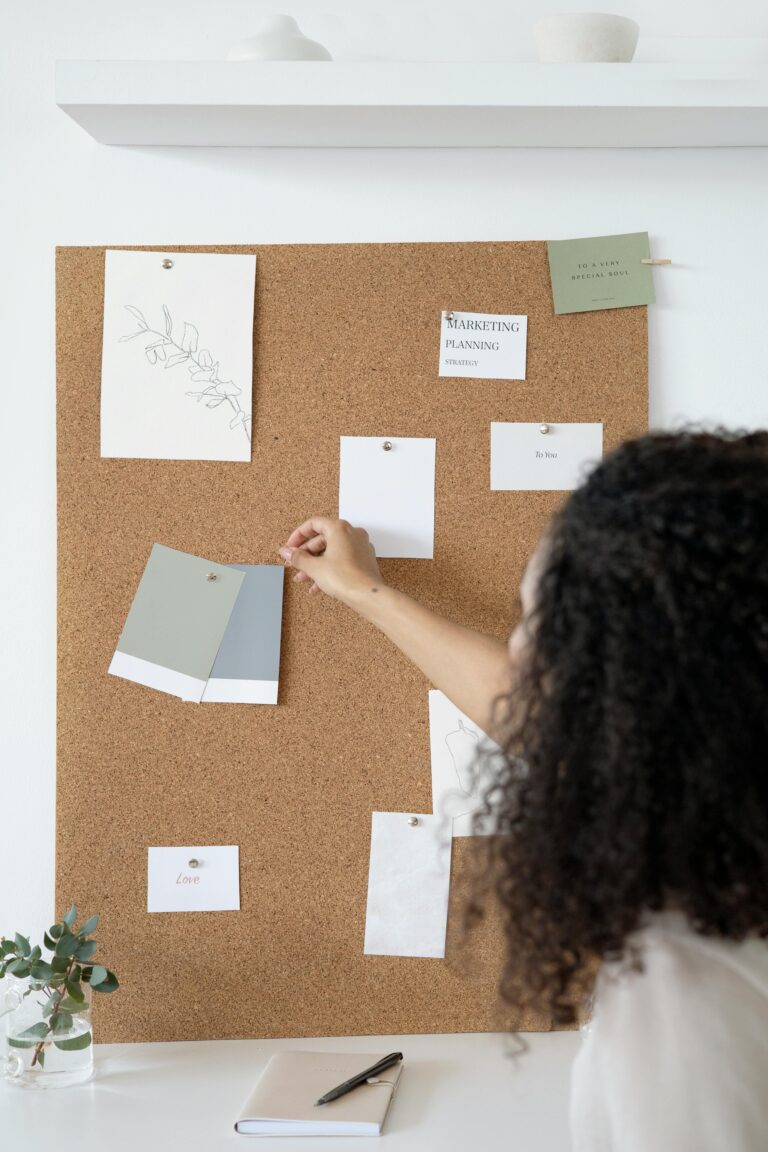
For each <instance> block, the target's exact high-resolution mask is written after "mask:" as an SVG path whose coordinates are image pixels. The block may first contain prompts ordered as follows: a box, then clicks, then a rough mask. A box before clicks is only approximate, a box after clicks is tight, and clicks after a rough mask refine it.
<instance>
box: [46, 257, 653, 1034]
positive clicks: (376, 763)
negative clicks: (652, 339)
mask: <svg viewBox="0 0 768 1152" xmlns="http://www.w3.org/2000/svg"><path fill="white" fill-rule="evenodd" d="M118 246H119V245H118ZM163 250H164V251H168V250H169V249H165V248H164V249H163ZM170 250H174V249H170ZM175 250H176V251H217V252H241V253H242V252H248V253H251V252H255V253H256V254H257V257H258V261H257V272H256V322H255V332H254V424H253V458H252V462H251V463H250V464H243V463H211V462H185V461H152V460H114V459H108V460H102V459H100V457H99V390H100V364H101V332H102V302H103V288H104V283H103V278H104V249H103V248H63V249H60V250H59V252H58V260H57V373H58V789H57V878H56V891H57V900H58V908H59V910H61V909H62V908H63V907H64V905H68V904H69V903H70V902H71V901H76V902H77V904H78V906H79V907H80V908H81V909H82V911H83V912H84V913H85V912H88V913H90V912H95V911H97V912H99V913H101V915H102V925H101V928H100V931H99V940H100V944H101V948H102V955H103V956H104V958H105V962H106V963H108V964H109V966H110V967H111V968H113V969H114V970H115V971H116V972H117V973H118V975H119V977H120V979H121V982H122V989H121V991H120V992H119V993H118V994H117V995H114V996H110V997H102V998H101V1000H99V1001H98V1003H97V1005H96V1031H97V1036H98V1039H99V1040H102V1041H148V1040H187V1039H203V1038H218V1037H268V1036H302V1035H341V1034H366V1033H368V1034H375V1033H390V1032H392V1033H407V1032H461V1031H483V1030H489V1029H493V1028H495V1027H497V1026H498V1024H499V1015H498V1002H497V996H496V983H497V976H498V973H499V969H500V965H501V960H502V955H503V941H502V937H501V932H500V929H499V925H498V924H497V923H494V921H493V917H491V918H490V919H489V920H488V921H487V922H485V923H484V925H483V926H482V927H481V928H480V929H479V930H478V932H477V934H476V935H474V937H473V938H472V939H471V941H470V942H469V944H468V945H463V944H462V942H461V937H462V892H463V890H464V888H465V886H466V876H467V874H468V867H469V865H471V860H472V854H473V852H474V851H476V850H477V846H476V845H475V844H473V842H472V841H471V840H469V839H464V840H456V841H454V859H453V876H452V885H451V908H450V916H449V924H448V952H447V958H446V960H445V961H440V960H422V959H401V958H391V957H366V956H364V955H363V932H364V922H365V903H366V890H367V877H368V852H369V838H370V826H371V812H372V811H374V810H384V811H396V812H408V811H412V812H429V811H431V786H430V760H429V726H428V716H427V689H428V687H429V685H428V684H427V682H426V681H425V680H424V678H423V677H422V676H421V674H420V673H418V672H417V671H416V670H415V669H414V668H412V667H411V666H410V665H409V664H408V663H407V662H406V661H405V660H404V659H403V658H402V657H401V656H400V655H399V654H398V653H397V652H396V651H395V650H394V649H393V648H392V647H391V646H390V645H389V644H388V642H387V641H386V640H385V639H384V638H383V637H382V636H381V635H379V634H378V633H377V632H376V631H375V630H374V629H373V628H372V627H371V626H369V625H368V624H366V623H364V622H362V621H361V620H359V619H357V618H356V617H355V616H354V615H353V614H352V613H351V612H349V611H348V610H346V609H345V608H343V607H342V606H341V605H339V604H336V603H334V602H332V601H330V600H327V599H325V598H322V597H309V596H307V595H306V592H305V590H304V589H301V588H299V587H297V586H294V585H293V584H292V583H291V582H290V581H288V582H287V587H286V597H285V606H284V622H283V650H282V661H281V673H280V703H279V705H278V706H277V707H264V706H253V705H250V706H249V705H197V706H196V705H194V704H188V703H183V702H181V701H180V700H177V699H175V698H172V697H170V696H166V695H162V694H161V693H159V692H153V691H151V690H150V689H147V688H143V687H140V686H139V685H136V684H131V683H128V682H126V681H124V680H119V679H117V678H115V677H111V676H108V675H107V667H108V665H109V662H110V659H111V657H112V654H113V652H114V649H115V645H116V642H117V639H118V636H119V635H120V631H121V628H122V625H123V622H124V620H125V616H126V613H127V611H128V608H129V607H130V604H131V601H132V599H133V595H134V592H135V590H136V586H137V584H138V581H139V578H140V576H141V573H142V571H143V568H144V565H145V563H146V560H147V556H148V555H149V551H150V549H151V547H152V544H153V543H154V542H155V541H159V542H161V543H163V544H167V545H169V546H170V547H173V548H179V549H183V550H185V551H188V552H193V553H196V554H198V555H201V556H205V557H207V558H209V559H211V560H215V561H220V562H222V563H227V562H249V563H275V562H279V558H278V556H277V548H278V547H279V546H280V545H281V544H282V543H283V542H284V540H285V538H286V536H287V535H288V533H289V531H290V530H291V529H292V528H293V527H294V526H295V525H296V524H298V523H299V522H300V521H301V520H303V519H305V518H306V516H307V515H309V514H312V513H316V512H325V513H331V514H335V511H336V508H337V499H338V459H339V436H341V435H361V436H365V435H376V436H382V437H386V436H433V437H436V439H437V467H436V504H435V558H434V560H433V561H428V560H385V561H383V562H382V570H383V573H384V576H385V578H386V579H387V580H388V581H389V582H391V583H392V584H393V585H395V586H396V587H398V588H401V589H403V590H405V591H407V592H409V593H411V594H413V595H414V596H416V597H418V598H419V599H421V600H422V601H423V602H424V603H426V604H427V605H429V606H430V607H431V608H434V609H436V610H438V611H440V612H442V613H444V614H445V615H448V616H450V617H452V618H453V619H455V620H458V621H460V622H462V623H464V624H467V625H469V626H471V627H474V628H480V629H483V630H485V631H487V632H489V633H492V634H495V635H497V636H499V637H504V636H506V635H507V633H508V632H509V630H510V628H511V627H512V626H513V625H514V622H515V618H516V615H517V612H518V605H517V586H518V582H519V578H520V574H521V571H522V568H523V566H524V564H525V561H526V558H527V556H528V555H529V553H530V552H531V550H532V548H533V546H534V544H535V541H536V539H537V538H538V536H539V534H540V532H541V530H542V528H543V526H544V525H545V523H546V521H547V520H548V518H549V516H550V515H551V513H552V511H553V510H554V509H555V507H556V506H557V505H558V503H559V502H560V501H561V500H562V499H563V496H562V494H560V493H546V492H541V493H537V492H533V493H526V492H519V493H517V492H491V491H490V490H489V425H490V423H491V421H493V420H520V421H540V420H546V421H551V422H558V421H602V422H603V424H604V443H605V449H606V451H607V450H610V449H611V448H612V447H614V446H615V445H616V444H618V443H619V442H620V441H621V440H623V439H625V438H626V437H628V436H632V435H635V434H638V433H640V432H642V431H643V430H644V429H645V427H646V424H647V314H646V309H645V308H629V309H623V310H617V311H607V312H592V313H584V314H578V315H571V316H561V317H555V315H554V313H553V308H552V301H551V295H550V286H549V272H548V267H547V258H546V246H545V244H543V243H467V244H381V245H375V244H361V245H352V244H350V245H266V246H264V245H259V246H254V247H240V246H238V247H208V248H186V247H185V248H176V249H175ZM444 308H456V309H460V310H465V311H478V312H498V313H523V314H527V316H528V318H529V319H528V368H527V379H526V380H525V381H523V382H514V381H492V380H488V381H473V380H452V379H441V378H439V377H438V375H437V360H438V347H439V330H440V313H441V310H442V309H444ZM174 844H179V845H183V844H238V845H239V846H240V882H241V911H240V912H219V913H194V914H183V915H182V914H152V915H149V914H147V912H146V899H147V891H146V867H147V847H148V846H149V845H174ZM97 999H98V998H97ZM511 1023H512V1024H514V1025H516V1026H518V1027H520V1028H545V1027H547V1022H546V1021H541V1020H536V1019H526V1018H517V1019H515V1018H513V1019H512V1020H511Z"/></svg>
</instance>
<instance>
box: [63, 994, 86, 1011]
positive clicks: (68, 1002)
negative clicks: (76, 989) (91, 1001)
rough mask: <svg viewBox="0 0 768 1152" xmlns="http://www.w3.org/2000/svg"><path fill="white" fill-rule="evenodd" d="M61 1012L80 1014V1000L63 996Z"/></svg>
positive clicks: (81, 1008)
mask: <svg viewBox="0 0 768 1152" xmlns="http://www.w3.org/2000/svg"><path fill="white" fill-rule="evenodd" d="M61 1010H62V1011H63V1012H82V1010H83V1002H82V1000H75V999H74V998H73V997H72V996H65V997H64V999H63V1000H62V1001H61Z"/></svg>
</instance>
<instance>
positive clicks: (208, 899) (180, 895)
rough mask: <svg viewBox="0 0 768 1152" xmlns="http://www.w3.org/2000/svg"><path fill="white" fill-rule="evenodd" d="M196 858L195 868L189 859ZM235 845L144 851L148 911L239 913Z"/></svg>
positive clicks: (236, 852) (238, 868) (238, 884)
mask: <svg viewBox="0 0 768 1152" xmlns="http://www.w3.org/2000/svg"><path fill="white" fill-rule="evenodd" d="M190 860H197V862H198V866H197V868H190V867H189V861H190ZM239 911H240V849H239V848H238V846H237V845H236V844H226V845H210V844H207V845H205V846H203V847H201V846H197V847H186V848H149V849H148V850H147V912H239Z"/></svg>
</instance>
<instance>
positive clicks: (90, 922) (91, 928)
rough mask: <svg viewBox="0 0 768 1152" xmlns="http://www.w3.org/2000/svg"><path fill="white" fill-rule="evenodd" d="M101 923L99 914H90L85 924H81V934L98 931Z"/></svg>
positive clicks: (86, 934) (85, 934)
mask: <svg viewBox="0 0 768 1152" xmlns="http://www.w3.org/2000/svg"><path fill="white" fill-rule="evenodd" d="M98 923H99V918H98V916H89V917H88V919H87V920H86V921H85V923H84V924H81V925H80V931H79V933H78V935H79V936H90V934H91V932H95V931H96V926H97V924H98Z"/></svg>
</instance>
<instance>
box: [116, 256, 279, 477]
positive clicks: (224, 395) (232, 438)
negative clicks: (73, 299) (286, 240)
mask: <svg viewBox="0 0 768 1152" xmlns="http://www.w3.org/2000/svg"><path fill="white" fill-rule="evenodd" d="M164 260H169V261H171V265H172V266H171V267H170V268H164V267H163V261H164ZM255 283H256V257H255V256H225V255H221V254H218V253H213V252H125V251H119V250H118V251H108V252H107V253H106V263H105V281H104V335H103V343H102V359H101V455H102V456H119V457H127V458H134V459H135V458H144V459H153V460H250V458H251V404H252V394H253V304H254V288H255Z"/></svg>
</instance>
